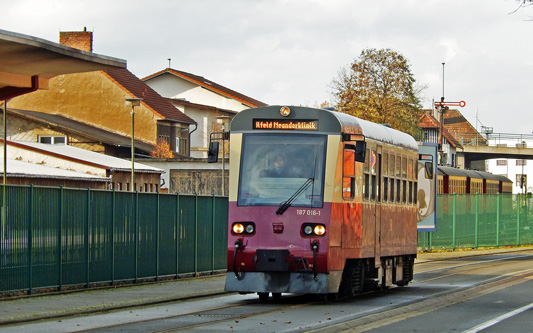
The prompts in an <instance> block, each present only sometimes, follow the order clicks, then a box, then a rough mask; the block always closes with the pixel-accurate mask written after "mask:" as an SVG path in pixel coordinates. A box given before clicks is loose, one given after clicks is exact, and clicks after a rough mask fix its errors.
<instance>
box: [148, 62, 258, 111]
mask: <svg viewBox="0 0 533 333" xmlns="http://www.w3.org/2000/svg"><path fill="white" fill-rule="evenodd" d="M166 73H170V74H172V75H175V76H178V77H181V78H182V79H185V80H187V81H190V82H193V83H196V84H198V85H200V86H202V87H204V88H205V89H208V90H211V91H214V92H216V93H218V94H221V95H223V96H226V97H229V98H233V99H235V100H238V101H240V102H241V103H243V104H245V105H247V106H248V107H252V108H254V107H260V106H267V104H265V103H263V102H260V101H258V100H256V99H253V98H251V97H248V96H246V95H243V94H241V93H238V92H236V91H234V90H231V89H229V88H226V87H224V86H222V85H220V84H218V83H216V82H213V81H210V80H207V79H206V78H204V77H202V76H198V75H194V74H191V73H186V72H182V71H178V70H175V69H172V68H167V69H164V70H162V71H159V72H157V73H154V74H152V75H148V76H147V77H145V78H143V79H142V80H143V81H147V80H150V79H153V78H155V77H157V76H160V75H163V74H166Z"/></svg>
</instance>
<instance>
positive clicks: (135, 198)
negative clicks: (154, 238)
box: [132, 191, 139, 283]
mask: <svg viewBox="0 0 533 333" xmlns="http://www.w3.org/2000/svg"><path fill="white" fill-rule="evenodd" d="M133 199H134V200H133V207H132V209H133V216H134V217H133V220H134V222H135V242H134V244H135V254H134V257H135V283H137V282H138V276H139V219H138V215H139V214H137V208H138V204H139V193H138V192H137V191H135V195H134V197H133Z"/></svg>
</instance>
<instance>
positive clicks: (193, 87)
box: [145, 74, 248, 112]
mask: <svg viewBox="0 0 533 333" xmlns="http://www.w3.org/2000/svg"><path fill="white" fill-rule="evenodd" d="M145 83H146V84H148V85H149V86H150V87H151V88H152V89H154V90H155V91H157V92H158V93H159V94H160V95H161V96H163V97H166V98H175V99H185V100H187V101H189V102H191V103H196V104H202V105H208V106H213V107H216V108H220V109H225V110H232V111H236V112H239V111H242V110H245V109H247V108H248V107H247V106H245V105H243V104H242V103H241V102H240V101H237V100H235V99H233V98H228V97H225V96H223V95H221V94H218V93H216V92H214V91H211V90H208V89H206V88H203V87H202V86H199V85H197V84H195V83H193V82H189V81H187V80H184V79H182V78H180V77H177V76H175V75H171V74H163V75H160V76H157V77H155V78H153V79H150V80H148V81H145Z"/></svg>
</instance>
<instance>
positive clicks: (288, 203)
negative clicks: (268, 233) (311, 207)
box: [276, 177, 315, 215]
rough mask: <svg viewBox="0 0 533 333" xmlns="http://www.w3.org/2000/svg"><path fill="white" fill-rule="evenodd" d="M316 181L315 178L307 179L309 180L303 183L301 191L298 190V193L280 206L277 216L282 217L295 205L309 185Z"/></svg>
mask: <svg viewBox="0 0 533 333" xmlns="http://www.w3.org/2000/svg"><path fill="white" fill-rule="evenodd" d="M314 181H315V178H313V177H311V178H307V180H306V181H305V183H303V185H302V186H300V188H299V189H297V190H296V192H294V194H293V195H292V196H291V197H290V198H289V199H288V200H287V201H283V202H282V203H280V204H279V208H278V210H276V214H277V215H281V214H283V213H284V212H285V211H286V210H287V209H288V208H289V207H290V206H291V205H292V203H293V201H294V200H295V199H296V198H297V197H298V196H299V195H300V194H301V193H302V192H303V191H305V190H306V189H307V188H308V187H309V185H311V184H312V183H313V182H314Z"/></svg>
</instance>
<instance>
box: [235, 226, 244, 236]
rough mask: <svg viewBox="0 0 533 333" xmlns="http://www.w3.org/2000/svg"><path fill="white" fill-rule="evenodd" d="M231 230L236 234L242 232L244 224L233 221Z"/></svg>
mask: <svg viewBox="0 0 533 333" xmlns="http://www.w3.org/2000/svg"><path fill="white" fill-rule="evenodd" d="M233 232H234V233H236V234H242V233H243V232H244V226H243V225H242V224H241V223H235V224H234V225H233Z"/></svg>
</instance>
